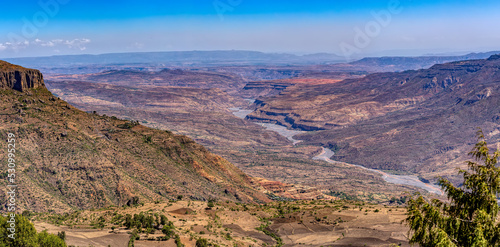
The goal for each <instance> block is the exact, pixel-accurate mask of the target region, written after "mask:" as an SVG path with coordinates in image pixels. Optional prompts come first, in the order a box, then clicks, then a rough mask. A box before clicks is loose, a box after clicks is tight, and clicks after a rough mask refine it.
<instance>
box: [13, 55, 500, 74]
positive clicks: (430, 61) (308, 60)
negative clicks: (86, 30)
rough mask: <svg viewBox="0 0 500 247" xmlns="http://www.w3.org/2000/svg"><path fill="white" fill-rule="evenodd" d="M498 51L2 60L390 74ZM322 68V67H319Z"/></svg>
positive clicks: (84, 69)
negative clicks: (350, 58)
mask: <svg viewBox="0 0 500 247" xmlns="http://www.w3.org/2000/svg"><path fill="white" fill-rule="evenodd" d="M496 53H498V52H484V53H470V54H465V55H460V56H434V55H433V56H419V57H393V56H391V57H368V58H363V59H361V60H358V61H354V62H351V61H347V60H346V59H345V58H344V57H342V56H338V55H336V54H331V53H316V54H307V55H294V54H287V53H264V52H257V51H238V50H230V51H172V52H134V53H109V54H100V55H61V56H49V57H25V58H6V59H4V60H5V61H8V62H10V63H15V64H19V65H22V66H25V67H35V68H39V69H40V70H41V71H42V72H43V73H62V74H82V73H96V72H103V71H106V70H113V69H129V70H161V69H162V68H165V67H220V66H231V67H235V66H240V67H241V66H243V67H245V66H246V67H248V66H262V67H268V66H281V67H285V68H289V66H302V67H303V68H302V69H305V67H311V66H318V65H319V66H320V67H314V69H315V70H322V69H324V70H333V71H344V72H345V71H351V72H352V71H366V72H390V71H404V70H409V69H422V68H428V67H430V66H432V65H434V64H438V63H446V62H452V61H461V60H468V59H485V58H488V57H489V56H491V55H492V54H496ZM321 66H323V67H321Z"/></svg>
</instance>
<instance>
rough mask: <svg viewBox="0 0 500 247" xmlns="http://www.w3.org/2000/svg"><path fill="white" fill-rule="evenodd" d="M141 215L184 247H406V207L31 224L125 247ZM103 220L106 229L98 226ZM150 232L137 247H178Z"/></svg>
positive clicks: (39, 218)
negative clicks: (203, 243) (162, 225)
mask: <svg viewBox="0 0 500 247" xmlns="http://www.w3.org/2000/svg"><path fill="white" fill-rule="evenodd" d="M141 212H142V213H143V214H144V215H146V216H147V215H165V216H166V217H167V218H168V220H169V221H172V222H173V225H174V226H175V230H174V231H175V234H177V235H179V240H180V242H181V243H182V244H184V245H185V246H186V247H189V246H195V243H196V241H197V240H198V239H207V240H208V243H212V244H214V245H218V246H299V245H300V246H302V245H304V246H318V247H319V246H409V245H408V242H407V240H406V239H407V238H406V236H407V231H408V228H407V227H406V226H405V225H404V223H403V220H404V218H405V212H406V210H405V209H404V208H400V207H396V206H383V205H375V204H366V203H363V202H355V201H343V200H337V201H293V202H286V201H283V202H273V203H269V204H266V205H253V204H235V203H232V202H218V203H215V204H214V205H213V207H212V208H209V207H208V205H207V203H206V202H199V201H171V202H165V203H157V204H145V205H142V206H137V207H124V208H116V207H112V208H107V209H101V210H95V211H77V212H74V213H72V214H66V215H48V214H40V215H36V216H34V217H32V220H34V222H35V227H36V228H37V230H38V231H42V230H47V231H48V232H49V233H58V232H61V231H65V232H66V242H67V244H68V245H73V246H89V245H91V246H96V247H98V246H127V244H128V242H129V239H130V233H131V232H132V230H131V229H127V228H126V227H125V226H123V224H124V218H125V217H124V216H125V215H126V214H130V215H134V214H140V213H141ZM101 219H104V224H103V225H101V226H97V225H96V224H97V223H96V222H98V221H100V220H101ZM100 227H103V228H102V229H99V228H100ZM96 228H97V229H96ZM142 230H143V231H146V229H142ZM153 232H154V233H153ZM153 232H150V233H149V234H146V233H140V234H139V236H140V239H139V240H136V241H135V246H177V245H176V243H175V240H174V239H173V238H172V239H170V240H168V241H153V239H156V238H157V237H162V236H164V234H163V233H162V232H161V231H160V230H153ZM147 239H151V240H147Z"/></svg>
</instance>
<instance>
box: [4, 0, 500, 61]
mask: <svg viewBox="0 0 500 247" xmlns="http://www.w3.org/2000/svg"><path fill="white" fill-rule="evenodd" d="M2 9H3V10H4V11H2V15H1V16H0V23H1V24H0V58H1V57H4V58H5V57H19V56H40V55H57V54H82V53H90V54H98V53H109V52H130V51H181V50H231V49H238V50H257V51H264V52H291V53H315V52H332V53H337V54H339V55H345V56H351V57H359V56H365V55H381V54H385V55H394V54H402V55H416V54H423V53H445V52H446V53H447V52H467V51H488V50H500V25H499V23H500V14H498V13H499V12H500V1H493V0H491V1H490V0H483V1H476V0H469V1H465V0H434V1H430V0H422V1H417V0H414V1H411V0H400V1H397V0H384V1H361V0H351V1H326V0H307V1H304V0H300V1H299V0H287V1H273V0H183V1H182V0H179V1H168V0H161V1H160V0H150V1H147V0H145V1H130V0H120V1H105V0H100V1H95V0H85V1H81V0H40V1H37V0H33V1H28V0H20V1H6V2H3V3H2Z"/></svg>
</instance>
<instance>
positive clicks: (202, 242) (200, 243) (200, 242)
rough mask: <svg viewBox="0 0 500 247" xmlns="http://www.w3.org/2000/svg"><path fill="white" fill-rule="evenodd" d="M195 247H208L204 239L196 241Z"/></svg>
mask: <svg viewBox="0 0 500 247" xmlns="http://www.w3.org/2000/svg"><path fill="white" fill-rule="evenodd" d="M196 247H208V240H206V239H204V238H200V239H198V240H196Z"/></svg>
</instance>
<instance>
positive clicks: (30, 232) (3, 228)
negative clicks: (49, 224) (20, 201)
mask: <svg viewBox="0 0 500 247" xmlns="http://www.w3.org/2000/svg"><path fill="white" fill-rule="evenodd" d="M14 219H15V229H16V230H15V233H16V234H15V236H14V238H10V237H9V234H11V232H10V231H9V230H8V228H9V227H10V223H9V222H8V221H9V220H10V219H8V218H5V217H3V216H0V247H3V246H9V247H10V246H12V247H66V243H65V242H64V240H63V239H61V238H60V237H58V236H57V235H54V234H49V233H47V232H46V231H43V232H40V233H38V234H37V232H36V230H35V227H34V226H33V223H31V222H30V221H29V220H28V219H27V218H26V217H24V216H22V215H16V216H15V218H14Z"/></svg>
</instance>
